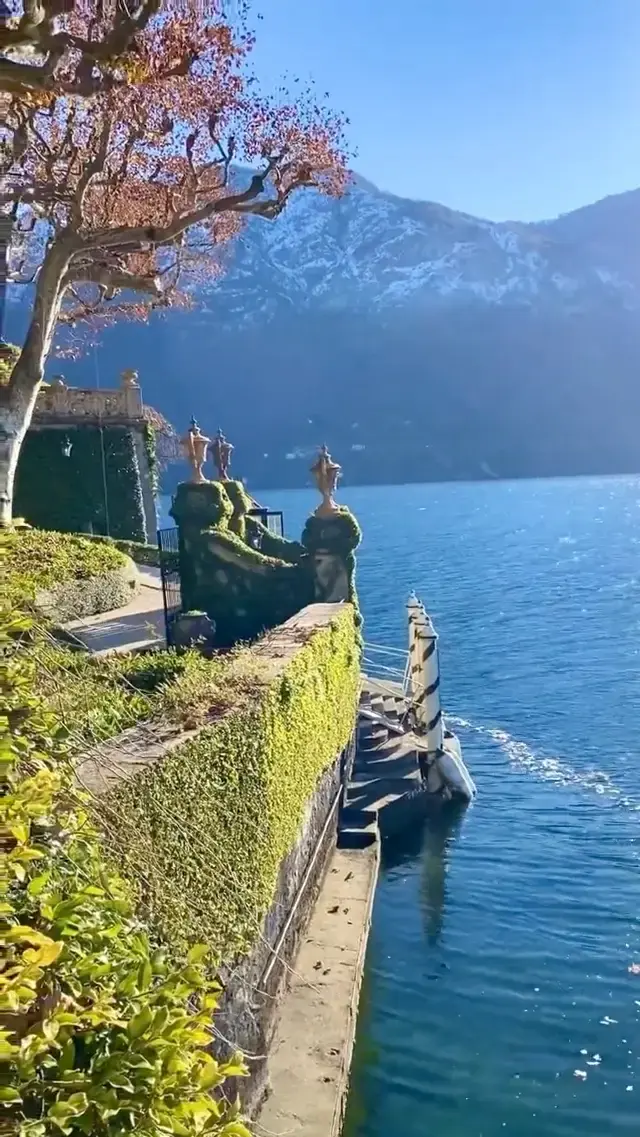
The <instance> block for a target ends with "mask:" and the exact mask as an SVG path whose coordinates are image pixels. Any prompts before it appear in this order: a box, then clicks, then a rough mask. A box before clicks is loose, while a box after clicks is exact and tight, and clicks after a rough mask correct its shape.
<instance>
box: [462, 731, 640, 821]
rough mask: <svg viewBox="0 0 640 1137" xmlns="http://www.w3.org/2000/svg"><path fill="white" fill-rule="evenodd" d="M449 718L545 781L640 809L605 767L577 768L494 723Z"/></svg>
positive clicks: (522, 768)
mask: <svg viewBox="0 0 640 1137" xmlns="http://www.w3.org/2000/svg"><path fill="white" fill-rule="evenodd" d="M446 719H447V726H449V725H451V726H455V727H458V728H462V729H463V730H471V731H473V732H474V734H480V735H482V736H483V737H484V738H490V739H491V741H492V742H495V743H496V745H497V746H499V747H500V749H501V750H502V752H503V754H505V755H506V756H507V758H508V759H509V761H510V762H511V764H512V765H514V766H516V767H517V768H518V769H520V770H527V771H528V772H529V773H531V774H535V775H536V776H537V777H539V778H542V779H543V780H544V781H546V782H553V783H554V784H555V785H558V786H579V787H580V788H582V789H586V790H589V791H590V792H592V793H596V794H600V795H601V796H602V797H607V798H610V799H614V800H615V801H617V802H618V804H619V805H622V806H625V807H626V808H627V809H630V810H634V811H635V810H637V811H640V802H638V801H637V800H635V799H634V798H632V797H629V796H628V795H627V794H626V793H625V792H624V790H622V789H621V788H620V786H617V785H616V783H615V782H614V781H613V779H612V778H611V777H610V776H609V774H606V773H605V772H604V770H593V769H591V770H576V769H574V767H573V766H571V765H570V764H569V763H568V762H564V761H562V760H561V759H560V758H549V757H545V756H543V755H540V754H536V753H535V751H534V750H532V749H531V747H530V746H527V743H526V742H522V741H520V740H519V739H517V738H514V737H513V736H512V735H511V734H509V733H508V731H506V730H501V729H499V728H498V727H492V726H478V725H477V723H473V722H469V721H468V719H464V718H460V717H459V716H456V715H447V716H446Z"/></svg>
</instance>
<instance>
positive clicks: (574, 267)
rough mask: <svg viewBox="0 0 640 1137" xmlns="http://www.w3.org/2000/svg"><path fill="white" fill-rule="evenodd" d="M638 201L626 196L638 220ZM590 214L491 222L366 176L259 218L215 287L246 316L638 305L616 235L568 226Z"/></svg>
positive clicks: (634, 278) (236, 313) (639, 279)
mask: <svg viewBox="0 0 640 1137" xmlns="http://www.w3.org/2000/svg"><path fill="white" fill-rule="evenodd" d="M639 196H640V195H639V194H638V193H636V194H630V195H624V197H629V198H631V199H632V202H631V203H629V204H631V205H632V207H634V208H635V213H636V216H637V219H638V220H640V201H639V200H638V198H639ZM609 200H610V201H614V202H615V201H618V200H620V199H609ZM605 204H606V203H604V202H603V203H600V207H603V206H605ZM591 209H596V210H597V209H598V206H596V207H591ZM584 212H585V211H583V210H581V211H578V213H577V214H576V215H569V216H568V217H565V218H560V219H559V220H558V221H556V222H551V223H544V224H541V225H525V224H522V223H519V222H504V223H494V222H491V221H486V220H483V219H482V218H477V217H472V216H470V215H468V214H463V213H457V212H455V211H453V210H451V209H447V208H446V207H445V206H442V205H437V204H434V203H433V202H422V201H411V200H408V199H404V198H400V197H395V196H393V195H392V194H388V193H382V192H380V191H379V190H377V189H375V187H373V186H371V185H370V184H369V183H366V182H363V181H360V180H356V182H355V184H354V185H353V187H352V188H351V189H350V191H349V192H348V193H347V194H346V195H345V196H344V197H342V198H340V199H339V200H334V199H330V198H326V197H322V196H320V195H318V194H316V193H312V192H308V191H304V192H300V193H298V194H297V195H296V196H295V197H294V198H293V199H292V201H291V203H290V204H289V206H288V208H287V210H286V212H285V213H284V214H283V216H282V217H280V218H278V220H277V221H276V222H275V223H265V222H264V221H262V220H261V219H253V220H252V221H251V223H250V225H249V226H248V227H247V229H246V230H245V232H244V233H243V235H242V236H241V237H240V238H239V239H238V241H237V242H236V243H235V244H234V246H233V249H232V250H231V251H230V254H229V257H228V258H227V259H228V269H227V272H226V274H225V276H224V278H223V279H222V281H221V282H220V284H219V285H217V286H216V288H215V290H214V291H215V292H216V293H217V294H218V296H219V297H220V298H221V299H224V302H225V304H226V305H228V310H229V314H230V315H231V316H232V318H233V317H235V318H240V320H241V321H244V320H245V319H255V318H264V317H265V316H266V317H268V316H270V315H273V314H274V312H275V311H276V310H278V309H279V308H281V307H283V306H284V307H286V306H290V307H292V308H294V309H302V308H306V309H308V308H314V309H316V310H322V309H324V310H329V311H349V310H358V311H361V312H371V311H376V312H378V313H380V314H382V313H384V312H386V311H388V310H390V309H398V308H414V309H421V308H424V306H425V305H433V304H441V303H446V304H451V303H465V302H468V301H475V300H479V301H481V302H484V303H487V304H503V305H504V304H506V305H524V306H541V305H545V306H547V305H550V306H552V307H561V308H564V309H569V310H575V309H582V308H584V307H591V306H592V305H593V304H596V305H597V304H598V303H610V302H614V303H618V304H621V305H623V306H624V307H627V308H635V307H637V306H638V305H639V304H640V293H639V292H638V290H637V287H636V285H637V284H638V283H640V274H639V273H638V270H637V268H635V266H633V265H632V264H631V263H630V261H629V258H626V260H625V258H622V260H621V257H620V252H621V249H620V247H616V242H615V240H612V243H611V246H610V247H608V246H607V242H606V240H605V241H604V242H600V243H595V244H590V243H589V241H588V240H586V239H585V235H584V232H580V228H581V227H582V229H583V230H584V227H585V224H584V222H586V227H587V229H588V227H589V220H590V219H589V218H586V219H584V222H582V221H581V226H580V225H577V223H574V225H573V227H572V224H571V218H572V217H575V218H576V219H577V218H578V214H582V213H584ZM576 228H577V232H575V233H574V230H576ZM627 270H630V271H627Z"/></svg>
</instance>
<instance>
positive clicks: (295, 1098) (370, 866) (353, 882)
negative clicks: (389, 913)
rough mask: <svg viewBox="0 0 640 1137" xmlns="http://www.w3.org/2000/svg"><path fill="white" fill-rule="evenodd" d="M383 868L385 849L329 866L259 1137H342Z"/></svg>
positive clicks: (282, 1029) (294, 975) (274, 1053)
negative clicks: (301, 1135) (381, 851)
mask: <svg viewBox="0 0 640 1137" xmlns="http://www.w3.org/2000/svg"><path fill="white" fill-rule="evenodd" d="M379 865H380V845H379V842H376V843H375V844H373V845H371V846H369V847H368V848H366V849H362V850H350V849H336V850H335V852H334V854H333V856H332V859H331V861H330V862H329V866H328V869H327V874H326V876H325V878H324V881H323V884H322V887H321V890H320V893H319V896H318V899H317V902H316V905H315V908H314V910H313V913H312V916H311V920H310V923H309V927H308V929H307V932H306V935H304V936H303V938H302V941H301V946H300V950H299V953H298V957H297V959H296V960H295V962H294V964H293V967H292V972H291V982H290V985H289V990H288V992H287V994H286V995H285V997H284V1000H283V1004H282V1010H281V1016H280V1022H279V1025H278V1027H277V1030H276V1034H275V1037H274V1040H273V1045H272V1047H271V1052H270V1055H269V1071H270V1079H271V1093H270V1095H269V1097H268V1098H267V1100H266V1102H265V1104H264V1107H263V1109H262V1111H261V1112H260V1114H259V1116H258V1118H257V1120H256V1122H255V1124H254V1131H255V1133H256V1137H275V1135H283V1134H287V1137H295V1135H296V1134H302V1133H304V1135H305V1137H340V1133H341V1130H342V1125H343V1121H344V1115H345V1109H346V1104H347V1096H348V1092H349V1078H350V1071H351V1061H352V1056H353V1046H354V1041H355V1036H356V1026H357V1018H358V1004H359V1000H360V989H361V985H362V976H363V973H364V965H365V958H366V951H367V943H368V938H369V930H370V927H371V915H372V909H373V900H374V895H375V889H376V884H377V879H378V871H379Z"/></svg>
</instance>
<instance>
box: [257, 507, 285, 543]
mask: <svg viewBox="0 0 640 1137" xmlns="http://www.w3.org/2000/svg"><path fill="white" fill-rule="evenodd" d="M249 517H257V518H258V520H259V521H261V522H262V524H263V525H266V526H267V529H269V530H270V531H271V532H272V533H275V535H276V536H277V537H284V516H283V513H282V510H281V509H260V508H257V509H250V510H249Z"/></svg>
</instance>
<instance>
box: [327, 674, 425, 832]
mask: <svg viewBox="0 0 640 1137" xmlns="http://www.w3.org/2000/svg"><path fill="white" fill-rule="evenodd" d="M360 706H361V714H360V718H359V722H358V730H357V742H356V754H355V759H354V763H353V767H352V770H351V774H350V778H349V781H348V784H347V786H346V787H345V793H344V800H343V806H342V810H341V815H340V826H339V845H340V846H341V847H342V848H351V849H353V848H366V847H367V845H369V844H370V843H372V841H374V840H376V839H377V838H378V837H382V838H384V837H389V836H392V835H393V834H394V833H398V832H400V831H401V830H402V829H403V828H404V827H405V826H406V824H407V823H410V821H411V819H412V818H414V817H415V810H416V803H419V802H420V801H421V800H422V798H423V796H426V790H425V785H424V781H423V779H422V775H421V772H420V762H419V758H418V754H417V753H416V751H415V749H414V748H413V747H412V746H411V743H410V740H409V738H408V737H407V735H406V732H405V728H404V720H405V719H406V718H407V709H408V707H407V702H406V700H405V698H404V697H403V695H402V693H401V690H400V689H398V691H397V693H396V692H394V691H393V690H387V688H386V685H385V687H384V689H383V690H378V689H375V688H373V689H369V688H368V687H367V681H366V679H365V680H364V683H363V691H362V698H361V703H360ZM407 725H408V724H407Z"/></svg>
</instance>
